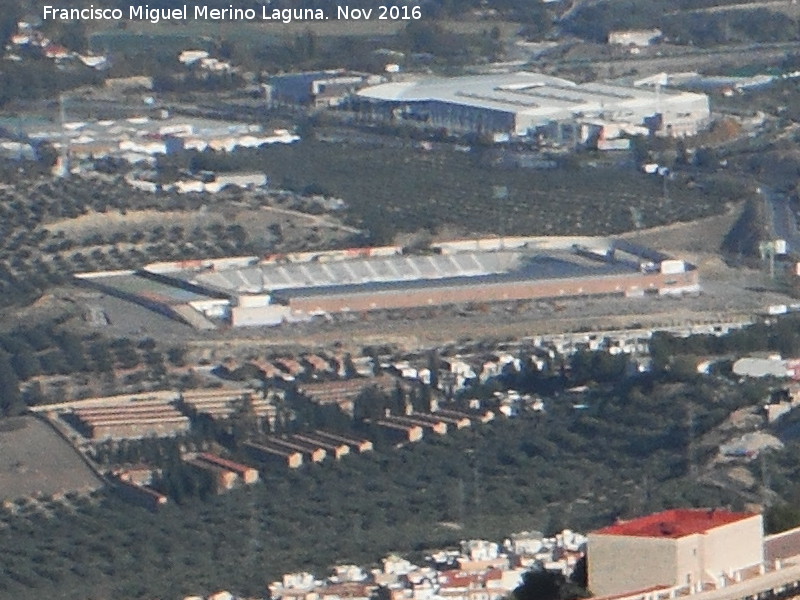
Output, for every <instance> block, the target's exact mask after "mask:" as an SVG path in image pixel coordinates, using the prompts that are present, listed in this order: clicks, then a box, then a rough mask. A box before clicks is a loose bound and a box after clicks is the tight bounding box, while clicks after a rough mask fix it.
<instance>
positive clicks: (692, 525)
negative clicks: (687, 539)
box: [594, 508, 755, 539]
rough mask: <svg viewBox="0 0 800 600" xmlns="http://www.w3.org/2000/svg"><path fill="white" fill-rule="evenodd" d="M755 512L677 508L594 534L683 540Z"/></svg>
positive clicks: (613, 526) (619, 524)
mask: <svg viewBox="0 0 800 600" xmlns="http://www.w3.org/2000/svg"><path fill="white" fill-rule="evenodd" d="M754 514H755V513H735V512H730V511H727V510H719V509H704V508H699V509H697V508H691V509H685V508H677V509H672V510H665V511H663V512H660V513H655V514H652V515H648V516H646V517H640V518H638V519H633V520H631V521H623V522H621V523H616V524H614V525H611V526H609V527H604V528H603V529H599V530H597V531H595V532H594V533H595V534H601V535H628V536H637V537H654V538H673V539H674V538H681V537H684V536H687V535H692V534H695V533H705V532H706V531H708V530H709V529H714V528H715V527H720V526H722V525H728V524H729V523H735V522H736V521H741V520H742V519H747V518H749V517H752V516H753V515H754Z"/></svg>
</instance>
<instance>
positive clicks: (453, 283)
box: [77, 237, 699, 329]
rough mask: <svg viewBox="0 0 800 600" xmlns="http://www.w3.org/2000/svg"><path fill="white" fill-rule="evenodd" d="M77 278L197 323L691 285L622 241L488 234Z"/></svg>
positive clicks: (245, 322)
mask: <svg viewBox="0 0 800 600" xmlns="http://www.w3.org/2000/svg"><path fill="white" fill-rule="evenodd" d="M77 277H78V279H79V281H81V282H83V283H85V284H87V285H91V286H93V287H97V288H100V289H102V290H103V291H106V292H108V293H110V294H113V295H116V296H119V297H123V298H125V299H127V300H130V301H133V302H137V303H139V304H142V305H144V306H147V307H148V308H151V309H154V310H157V311H159V312H162V313H164V314H166V315H168V316H171V317H173V318H176V319H178V320H180V321H183V322H186V323H189V324H191V325H193V326H195V327H197V328H200V329H212V328H216V327H217V326H219V325H220V324H230V325H232V326H234V327H238V326H263V325H279V324H281V323H287V322H293V321H304V320H309V319H311V318H313V317H315V316H321V315H331V314H336V313H344V312H364V311H372V310H389V309H410V308H415V307H430V306H446V305H465V304H470V303H491V302H507V301H518V300H531V299H540V298H566V297H581V296H594V295H620V296H625V297H636V296H642V295H644V294H659V295H680V294H684V293H694V292H697V291H698V290H699V283H698V273H697V270H696V268H695V267H694V266H693V265H691V264H688V263H686V262H684V261H682V260H676V259H672V258H670V257H668V256H667V255H664V254H662V253H659V252H656V251H654V250H651V249H648V248H645V247H642V246H637V245H634V244H631V243H629V242H627V241H624V240H615V239H608V238H589V237H531V238H504V239H498V238H492V239H484V240H466V241H454V242H444V243H441V244H439V245H437V246H435V247H432V248H430V250H429V252H428V253H425V254H405V253H404V249H403V248H402V247H400V246H384V247H378V248H359V249H349V250H333V251H327V252H304V253H296V254H291V255H280V256H271V257H267V258H263V259H260V258H259V257H255V256H251V257H236V258H227V259H213V260H211V259H210V260H196V261H180V262H162V263H153V264H150V265H148V266H146V267H145V268H144V269H142V270H140V271H115V272H101V273H84V274H81V275H78V276H77Z"/></svg>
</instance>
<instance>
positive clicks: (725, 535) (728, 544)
mask: <svg viewBox="0 0 800 600" xmlns="http://www.w3.org/2000/svg"><path fill="white" fill-rule="evenodd" d="M763 529H764V526H763V522H762V517H761V515H760V514H752V513H735V512H730V511H727V510H714V509H712V510H707V509H673V510H667V511H663V512H660V513H656V514H652V515H649V516H646V517H641V518H639V519H633V520H632V521H625V522H621V523H617V524H615V525H611V526H610V527H605V528H604V529H600V530H598V531H594V532H592V533H590V534H589V537H588V550H587V552H588V561H587V562H588V565H589V589H591V590H592V592H593V593H594V594H595V596H610V595H617V594H630V593H633V592H637V591H639V590H647V589H654V588H673V587H687V588H688V589H690V590H693V591H697V590H700V589H702V588H703V586H704V585H705V584H711V585H713V586H714V587H719V586H720V583H721V582H723V580H729V581H736V580H737V578H738V577H741V572H742V571H743V570H745V569H748V568H758V567H760V566H761V565H762V563H763V560H764V557H763V555H764V551H763ZM723 584H724V582H723Z"/></svg>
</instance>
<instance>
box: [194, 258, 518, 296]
mask: <svg viewBox="0 0 800 600" xmlns="http://www.w3.org/2000/svg"><path fill="white" fill-rule="evenodd" d="M520 259H521V254H520V253H519V252H511V251H507V252H459V253H457V254H441V255H439V254H434V255H429V256H383V257H375V258H358V259H349V260H335V261H324V262H323V261H320V262H301V263H265V264H261V265H255V266H252V267H245V268H236V269H225V270H218V271H205V272H200V273H192V274H191V275H190V276H189V277H184V279H186V280H188V281H189V282H190V283H192V284H195V285H200V286H203V287H210V288H213V289H221V290H226V291H228V292H238V293H248V294H261V293H268V292H270V291H274V290H286V289H295V288H310V287H322V286H337V287H340V286H345V285H363V284H365V283H379V282H402V281H413V280H431V279H444V278H447V277H454V276H455V277H459V276H460V277H476V276H480V275H488V274H492V273H503V272H507V271H510V270H513V269H514V268H516V267H517V266H518V264H519V261H520Z"/></svg>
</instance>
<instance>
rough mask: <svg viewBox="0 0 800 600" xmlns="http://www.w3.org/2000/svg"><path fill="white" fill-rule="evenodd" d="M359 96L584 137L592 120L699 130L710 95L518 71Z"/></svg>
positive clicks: (381, 105) (472, 122)
mask: <svg viewBox="0 0 800 600" xmlns="http://www.w3.org/2000/svg"><path fill="white" fill-rule="evenodd" d="M358 97H359V98H360V99H361V100H362V101H364V102H365V103H366V104H367V105H368V106H369V105H371V106H372V107H373V109H372V110H373V111H374V113H375V114H378V115H381V114H382V115H383V116H384V117H385V118H392V119H397V118H405V119H409V120H415V121H418V122H423V123H425V124H427V125H429V126H430V127H435V128H443V129H446V130H448V131H450V132H453V133H484V134H508V135H512V136H528V135H540V136H543V137H546V138H548V139H552V140H554V141H558V142H564V141H571V140H576V138H580V136H581V131H582V130H585V129H586V128H587V127H597V126H600V127H602V126H604V125H606V126H608V127H609V129H613V130H619V129H620V128H623V129H625V128H627V129H629V130H630V131H631V132H634V133H637V132H638V133H647V132H650V133H655V134H658V135H669V136H686V135H694V134H695V133H697V132H698V130H700V129H702V128H703V127H704V126H705V125H706V124H707V123H708V121H709V117H710V110H709V103H708V96H706V95H704V94H696V93H689V92H678V91H674V90H664V89H661V88H660V87H657V88H650V87H635V86H623V85H617V84H610V83H599V82H592V83H581V84H577V83H574V82H571V81H568V80H566V79H561V78H558V77H551V76H549V75H543V74H539V73H529V72H516V73H504V74H493V75H475V76H464V77H453V78H434V79H425V80H418V81H404V82H391V83H384V84H381V85H376V86H372V87H366V88H363V89H361V90H359V92H358Z"/></svg>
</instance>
